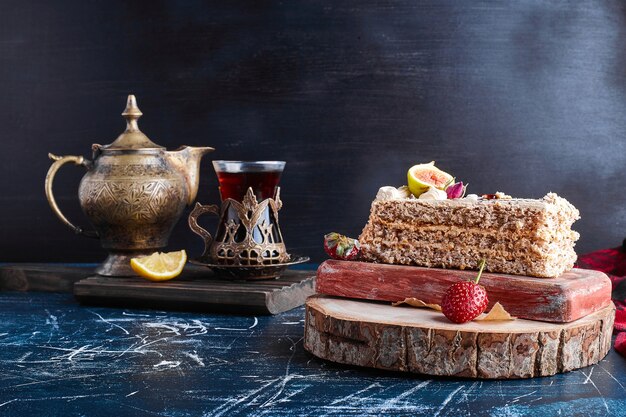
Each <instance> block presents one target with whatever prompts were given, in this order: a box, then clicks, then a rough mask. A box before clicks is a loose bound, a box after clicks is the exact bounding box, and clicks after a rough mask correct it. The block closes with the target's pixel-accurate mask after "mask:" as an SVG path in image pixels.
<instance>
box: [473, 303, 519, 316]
mask: <svg viewBox="0 0 626 417" xmlns="http://www.w3.org/2000/svg"><path fill="white" fill-rule="evenodd" d="M474 320H476V321H506V320H515V317H513V316H511V315H510V314H509V312H508V311H506V310H505V309H504V307H502V304H500V302H497V303H495V304H494V305H493V307H491V310H489V313H487V315H485V316H481V317H478V318H476V319H474Z"/></svg>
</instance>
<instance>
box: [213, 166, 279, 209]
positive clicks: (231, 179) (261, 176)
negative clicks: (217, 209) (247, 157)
mask: <svg viewBox="0 0 626 417" xmlns="http://www.w3.org/2000/svg"><path fill="white" fill-rule="evenodd" d="M213 167H214V168H215V173H216V174H217V180H218V181H219V184H220V195H221V197H222V201H224V200H226V199H227V198H232V199H233V200H237V201H242V200H243V197H244V196H245V195H246V191H248V188H250V187H252V190H253V191H254V194H255V195H256V198H257V201H259V202H260V201H263V200H265V199H266V198H273V197H274V193H275V192H276V187H278V182H279V181H280V175H281V174H282V173H283V169H284V168H285V162H283V161H249V162H246V161H213Z"/></svg>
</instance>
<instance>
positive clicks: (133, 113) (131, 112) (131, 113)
mask: <svg viewBox="0 0 626 417" xmlns="http://www.w3.org/2000/svg"><path fill="white" fill-rule="evenodd" d="M142 115H143V113H142V112H141V110H139V107H137V99H136V98H135V95H134V94H129V95H128V100H127V101H126V108H125V109H124V112H122V116H124V118H125V119H126V131H127V132H138V131H139V126H138V125H137V120H138V119H139V118H140V117H141V116H142Z"/></svg>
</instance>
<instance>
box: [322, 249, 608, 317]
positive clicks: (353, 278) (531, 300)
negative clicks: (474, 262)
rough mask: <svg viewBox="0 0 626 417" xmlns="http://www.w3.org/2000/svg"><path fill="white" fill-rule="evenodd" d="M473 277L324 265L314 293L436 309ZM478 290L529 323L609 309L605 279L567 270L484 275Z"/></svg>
mask: <svg viewBox="0 0 626 417" xmlns="http://www.w3.org/2000/svg"><path fill="white" fill-rule="evenodd" d="M476 274H477V272H476V271H468V270H465V271H460V270H453V269H441V268H424V267H417V266H405V265H386V264H375V263H370V262H346V261H335V260H329V261H326V262H324V263H323V264H321V265H320V267H319V268H318V271H317V283H316V285H317V292H319V293H323V294H328V295H336V296H341V297H349V298H361V299H367V300H380V301H392V302H395V301H402V300H404V299H405V298H411V297H415V298H419V299H421V300H422V301H424V302H427V303H436V304H440V303H441V298H442V297H443V294H444V292H445V291H446V289H447V288H448V287H449V286H450V285H452V284H454V283H456V282H459V281H467V280H469V279H474V278H475V277H476ZM480 284H481V285H483V286H484V287H485V289H486V290H487V294H488V298H489V304H490V306H492V305H493V304H494V303H495V302H496V301H499V302H500V303H501V304H502V305H503V306H504V307H505V308H506V309H507V310H508V311H509V312H510V313H511V314H512V315H514V316H516V317H520V318H526V319H531V320H543V321H550V322H560V323H567V322H571V321H574V320H577V319H579V318H581V317H584V316H586V315H588V314H591V313H593V312H595V311H598V310H600V309H602V308H604V307H606V306H608V305H609V304H610V303H611V280H610V279H609V278H608V277H607V276H606V274H604V273H602V272H599V271H592V270H587V269H571V270H569V271H567V272H565V273H564V274H563V275H561V276H560V277H557V278H534V277H524V276H519V275H508V274H493V273H483V274H482V277H481V279H480Z"/></svg>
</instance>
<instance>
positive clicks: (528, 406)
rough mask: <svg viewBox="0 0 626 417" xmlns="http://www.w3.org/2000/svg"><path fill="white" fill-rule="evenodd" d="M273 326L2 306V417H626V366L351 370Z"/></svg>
mask: <svg viewBox="0 0 626 417" xmlns="http://www.w3.org/2000/svg"><path fill="white" fill-rule="evenodd" d="M303 323H304V309H303V308H298V309H295V310H292V311H290V312H287V313H283V314H281V315H277V316H273V317H246V316H227V315H215V314H198V313H182V312H163V311H151V310H132V309H126V310H122V309H108V308H95V307H83V306H80V305H78V304H77V303H76V302H75V301H74V299H73V297H72V296H71V295H70V294H45V293H3V294H1V295H0V364H1V368H0V369H1V372H0V415H1V416H30V415H37V416H83V415H84V416H121V415H133V416H200V415H206V416H236V415H257V416H262V415H267V416H296V415H307V416H326V415H347V416H378V415H383V414H384V415H411V416H420V415H424V416H527V415H528V416H546V417H547V416H556V415H563V416H608V415H611V416H622V415H626V389H625V386H626V359H625V358H623V357H621V356H620V355H618V354H617V353H615V352H614V351H611V352H610V353H609V355H608V356H607V358H605V359H604V360H603V361H601V362H600V363H599V364H597V365H595V366H592V367H589V368H584V369H581V370H578V371H574V372H571V373H568V374H563V375H557V376H555V377H549V378H539V379H531V380H517V381H515V380H512V381H474V380H465V379H444V378H429V377H420V376H415V375H408V374H400V373H389V372H381V371H375V370H370V369H360V368H354V367H346V366H341V365H336V364H333V363H329V362H325V361H322V360H320V359H317V358H315V357H313V356H311V355H310V354H308V353H307V352H305V351H304V349H303V347H302V336H303Z"/></svg>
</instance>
